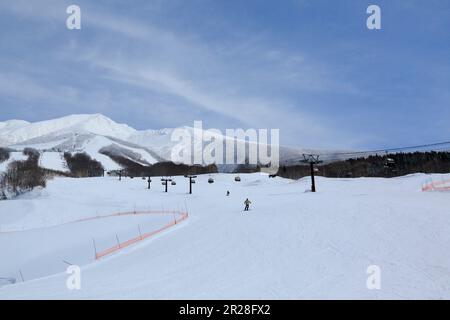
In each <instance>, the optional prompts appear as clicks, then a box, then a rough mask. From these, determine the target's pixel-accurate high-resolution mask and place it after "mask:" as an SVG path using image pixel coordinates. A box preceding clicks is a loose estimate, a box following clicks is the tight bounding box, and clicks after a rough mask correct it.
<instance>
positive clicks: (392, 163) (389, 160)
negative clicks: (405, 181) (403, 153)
mask: <svg viewBox="0 0 450 320" xmlns="http://www.w3.org/2000/svg"><path fill="white" fill-rule="evenodd" d="M384 166H385V167H386V168H392V167H395V160H394V159H392V158H386V161H385V162H384Z"/></svg>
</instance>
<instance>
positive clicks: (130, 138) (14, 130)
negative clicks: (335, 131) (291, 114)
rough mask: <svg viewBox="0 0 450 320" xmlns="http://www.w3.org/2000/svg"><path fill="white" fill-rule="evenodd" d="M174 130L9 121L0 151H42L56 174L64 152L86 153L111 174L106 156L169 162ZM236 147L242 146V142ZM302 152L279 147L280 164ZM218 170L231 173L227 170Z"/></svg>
mask: <svg viewBox="0 0 450 320" xmlns="http://www.w3.org/2000/svg"><path fill="white" fill-rule="evenodd" d="M183 129H184V130H187V132H189V133H190V134H191V135H192V136H194V135H197V136H199V135H200V136H201V135H202V134H204V133H205V132H206V131H204V130H198V129H194V128H192V127H183ZM174 130H175V129H160V130H144V131H139V130H136V129H134V128H132V127H130V126H128V125H126V124H119V123H116V122H114V121H113V120H111V119H109V118H108V117H106V116H104V115H101V114H80V115H70V116H66V117H62V118H58V119H53V120H47V121H40V122H35V123H30V122H27V121H22V120H9V121H6V122H0V147H9V148H11V149H13V150H15V151H16V153H17V154H14V152H13V153H12V156H11V160H12V159H14V158H20V152H21V151H22V150H23V149H24V148H27V147H31V148H35V149H37V150H39V151H41V155H42V156H41V166H43V167H46V168H50V169H56V170H64V168H66V165H65V164H64V159H63V157H62V155H63V153H64V152H65V151H69V152H86V153H87V154H89V155H90V156H91V157H92V158H93V159H96V160H98V161H100V162H101V163H102V164H103V166H104V167H105V169H106V170H114V169H119V168H120V165H119V164H117V163H116V162H114V161H113V160H112V159H111V158H110V157H109V156H107V155H106V154H117V155H120V156H121V157H126V158H129V159H130V160H132V161H134V162H136V163H139V164H142V165H150V164H154V163H156V162H161V161H170V160H171V153H172V149H173V147H174V146H175V145H177V144H179V142H177V141H173V140H172V133H173V131H174ZM198 141H200V142H198ZM197 143H200V144H203V142H202V139H201V138H200V139H197ZM237 143H244V144H245V141H237ZM201 147H203V145H195V144H194V149H196V148H201ZM305 152H311V150H305V149H297V148H289V147H280V158H281V159H280V163H281V164H286V163H298V160H300V158H301V157H302V153H305ZM5 165H6V164H3V167H4V166H5ZM221 168H222V170H230V168H229V167H228V168H227V167H226V166H221Z"/></svg>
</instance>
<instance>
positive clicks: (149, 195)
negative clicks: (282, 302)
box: [0, 174, 450, 299]
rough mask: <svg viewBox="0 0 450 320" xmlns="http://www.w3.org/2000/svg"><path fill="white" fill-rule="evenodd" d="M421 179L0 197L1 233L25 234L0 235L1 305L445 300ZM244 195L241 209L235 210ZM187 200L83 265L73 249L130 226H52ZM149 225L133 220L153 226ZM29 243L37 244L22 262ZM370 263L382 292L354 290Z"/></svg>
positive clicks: (245, 182)
mask: <svg viewBox="0 0 450 320" xmlns="http://www.w3.org/2000/svg"><path fill="white" fill-rule="evenodd" d="M437 176H438V177H439V179H442V178H445V177H443V176H442V175H436V177H437ZM444 176H446V178H450V175H444ZM209 177H213V178H214V180H215V182H214V183H213V184H208V183H207V180H208V178H209ZM430 177H433V175H423V174H416V175H410V176H405V177H399V178H393V179H382V178H360V179H328V178H321V177H318V178H317V188H318V192H317V193H311V192H307V190H308V189H309V184H310V181H309V179H308V178H305V179H301V180H298V181H292V180H287V179H282V178H275V179H270V178H268V176H267V175H264V174H245V175H241V178H242V181H241V182H235V181H234V175H227V174H217V175H203V176H199V177H198V179H197V183H196V184H195V185H194V186H193V187H194V194H192V195H188V194H187V190H188V185H187V181H186V179H185V178H183V177H175V180H176V182H177V185H175V186H172V185H170V186H169V193H164V192H162V191H163V186H162V185H161V182H160V181H159V179H157V178H156V177H154V178H153V183H152V189H151V190H147V189H146V187H147V182H146V181H144V180H141V179H137V178H135V179H123V180H122V181H118V180H117V179H116V178H89V179H69V178H58V179H55V180H53V181H50V182H49V184H48V187H47V188H46V189H42V190H35V191H34V192H32V193H30V194H27V195H24V196H22V197H20V198H19V199H16V200H13V201H3V202H0V224H1V228H2V230H4V231H8V230H9V231H14V230H16V231H18V230H22V229H23V230H26V231H23V232H9V233H8V232H7V233H0V249H1V251H2V263H1V266H0V278H1V277H14V278H16V279H17V281H18V282H17V283H16V284H14V285H5V286H3V287H1V288H0V299H24V298H37V299H110V298H112V299H115V298H124V299H211V298H234V299H236V298H237V299H282V298H283V299H305V298H313V299H315V298H325V299H331V298H333V299H334V298H338V299H344V298H358V299H363V298H367V299H442V298H447V299H448V298H450V255H449V254H448V248H449V247H448V246H449V243H450V232H449V231H450V213H449V211H448V208H449V205H450V194H449V193H448V192H422V191H421V184H422V183H423V181H424V180H426V179H429V178H430ZM227 190H229V191H230V192H231V195H230V196H229V197H227V196H226V191H227ZM247 197H248V198H249V199H250V200H251V201H252V204H251V208H250V209H251V210H250V212H249V213H244V212H243V211H242V210H243V202H244V200H245V199H246V198H247ZM185 202H186V204H185ZM185 205H186V206H187V208H188V211H189V218H188V219H187V220H186V221H184V222H183V223H181V224H179V225H177V226H176V227H175V228H172V229H169V230H167V231H165V232H163V233H161V234H159V235H158V236H156V237H152V238H150V239H148V240H144V241H142V242H140V243H138V244H136V245H134V246H131V247H128V248H126V249H123V250H121V251H120V252H118V253H116V254H113V255H111V256H109V257H105V258H104V259H102V260H100V261H93V259H91V260H90V259H89V257H91V256H92V245H90V244H91V242H90V243H89V244H87V242H86V245H85V246H83V245H80V243H81V241H88V242H89V241H92V239H87V240H86V238H90V237H92V236H93V234H95V233H98V237H99V239H100V238H102V237H104V239H110V237H111V236H113V238H114V234H116V233H118V232H122V231H123V232H125V233H126V232H127V230H129V232H130V233H133V232H136V229H135V226H136V222H137V221H133V220H132V219H131V220H128V219H126V221H125V220H122V221H116V220H113V218H111V219H109V218H108V219H107V220H104V221H96V222H93V223H92V224H91V223H90V222H83V223H82V224H77V223H75V224H73V223H68V224H65V225H64V224H63V223H66V222H70V221H73V220H74V219H79V218H83V217H88V216H92V215H93V214H94V215H95V214H97V215H104V214H108V213H111V212H117V211H129V210H133V209H134V208H137V209H139V210H147V209H150V210H151V209H161V210H162V209H163V208H164V209H165V210H176V209H177V208H183V207H184V206H185ZM155 219H156V220H147V221H146V222H145V223H147V224H148V225H149V226H154V225H155V226H156V225H159V224H161V223H164V222H165V221H162V220H159V221H158V219H164V218H163V217H159V218H155ZM142 223H144V221H142ZM68 226H70V230H69V229H67V228H69V227H68ZM49 230H53V231H51V232H50V231H49ZM43 234H46V236H45V237H44V236H42V235H43ZM94 236H95V235H94ZM79 239H82V240H79ZM113 240H114V239H112V240H111V241H113ZM105 241H108V240H105ZM83 243H85V242H83ZM40 247H45V248H47V249H46V251H44V252H40V251H39V250H40V249H39V250H37V251H38V253H36V254H35V256H33V257H32V258H30V255H31V253H30V251H32V250H33V248H40ZM25 248H28V249H27V250H26V249H25ZM49 252H50V253H49ZM46 254H47V255H46ZM71 255H72V257H71V259H72V261H69V262H70V263H74V264H79V265H80V266H81V267H82V273H81V283H82V284H81V285H82V288H81V290H68V289H67V288H66V280H67V277H68V275H67V274H66V273H65V272H64V270H65V268H66V267H67V266H66V265H64V264H63V263H62V262H61V259H62V257H63V256H66V257H68V256H71ZM67 259H68V258H67ZM54 260H55V261H56V260H57V262H54ZM4 261H8V262H7V263H5V262H4ZM5 265H7V267H5ZM370 265H378V266H379V267H380V269H381V289H380V290H369V289H368V288H367V286H366V281H367V277H368V275H367V273H366V271H367V268H368V267H369V266H370ZM17 270H21V271H22V274H23V276H24V278H25V282H23V283H22V282H21V280H20V276H19V275H18V271H17ZM44 273H45V275H46V276H45V277H42V278H36V279H33V278H35V277H34V276H36V275H37V274H44ZM33 275H34V276H33ZM29 278H30V279H33V280H28V279H29Z"/></svg>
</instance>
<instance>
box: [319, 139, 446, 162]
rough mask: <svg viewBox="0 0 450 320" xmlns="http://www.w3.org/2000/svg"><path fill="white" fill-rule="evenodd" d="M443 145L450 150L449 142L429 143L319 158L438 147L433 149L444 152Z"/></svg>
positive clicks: (339, 153) (324, 154)
mask: <svg viewBox="0 0 450 320" xmlns="http://www.w3.org/2000/svg"><path fill="white" fill-rule="evenodd" d="M445 145H448V148H450V141H444V142H436V143H429V144H422V145H415V146H406V147H397V148H384V149H376V150H367V151H352V152H333V153H331V152H329V153H320V156H321V157H326V156H327V155H329V156H333V157H336V156H346V155H352V156H357V155H364V154H374V153H375V154H376V153H389V152H393V151H402V150H411V149H423V148H430V147H440V148H435V150H438V149H442V150H445V149H447V148H446V147H442V146H445ZM326 160H328V161H330V160H342V159H341V158H332V159H329V158H327V159H326Z"/></svg>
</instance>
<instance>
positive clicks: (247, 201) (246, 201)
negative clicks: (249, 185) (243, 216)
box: [244, 198, 251, 211]
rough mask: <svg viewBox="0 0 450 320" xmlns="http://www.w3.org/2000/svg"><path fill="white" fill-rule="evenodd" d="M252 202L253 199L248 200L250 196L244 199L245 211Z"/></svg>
mask: <svg viewBox="0 0 450 320" xmlns="http://www.w3.org/2000/svg"><path fill="white" fill-rule="evenodd" d="M250 203H251V201H250V200H248V198H247V199H246V200H245V201H244V204H245V208H244V211H248V209H249V207H250Z"/></svg>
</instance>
